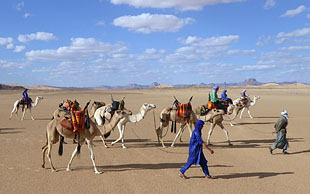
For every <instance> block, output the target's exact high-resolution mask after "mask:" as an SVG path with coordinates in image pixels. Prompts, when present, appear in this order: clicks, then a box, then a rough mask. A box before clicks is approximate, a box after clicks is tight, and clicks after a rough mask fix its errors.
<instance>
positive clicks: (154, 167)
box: [58, 162, 233, 172]
mask: <svg viewBox="0 0 310 194" xmlns="http://www.w3.org/2000/svg"><path fill="white" fill-rule="evenodd" d="M185 163H186V162H182V163H158V164H120V165H109V166H97V168H99V169H100V170H102V171H103V172H124V171H131V170H162V169H180V168H181V167H183V166H184V165H185ZM195 167H197V168H200V166H195ZM210 167H211V168H228V167H233V166H229V165H221V164H218V165H210V166H209V168H210ZM91 169H93V166H83V167H76V168H73V169H72V170H74V171H80V170H91ZM58 170H59V171H64V170H66V169H65V168H59V169H58Z"/></svg>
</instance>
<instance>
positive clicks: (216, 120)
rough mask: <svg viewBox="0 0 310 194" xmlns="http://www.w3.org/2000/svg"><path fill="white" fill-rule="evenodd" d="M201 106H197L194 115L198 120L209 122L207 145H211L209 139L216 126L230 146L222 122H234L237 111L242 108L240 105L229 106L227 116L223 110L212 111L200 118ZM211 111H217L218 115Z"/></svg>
mask: <svg viewBox="0 0 310 194" xmlns="http://www.w3.org/2000/svg"><path fill="white" fill-rule="evenodd" d="M202 106H203V105H201V106H198V107H197V108H196V109H195V113H196V114H197V115H198V116H199V119H201V120H204V121H205V122H210V123H211V127H210V130H209V133H208V140H207V144H208V145H211V143H210V138H211V135H212V132H213V129H214V127H215V126H216V125H218V126H219V127H220V128H221V129H222V130H223V131H224V132H225V135H226V139H227V142H228V145H229V146H231V145H232V144H231V142H230V139H229V135H228V131H227V130H226V129H225V127H224V125H223V123H222V122H223V120H226V121H232V120H234V119H235V118H236V117H237V115H238V113H239V111H240V110H241V109H242V108H243V107H242V106H241V104H236V105H230V106H229V107H228V108H227V112H228V114H225V113H224V111H223V110H215V109H212V110H211V111H209V112H208V113H207V114H206V115H203V116H200V110H201V107H202ZM213 111H218V113H219V114H215V112H213ZM212 112H213V113H212Z"/></svg>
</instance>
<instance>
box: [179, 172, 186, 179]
mask: <svg viewBox="0 0 310 194" xmlns="http://www.w3.org/2000/svg"><path fill="white" fill-rule="evenodd" d="M179 176H180V178H182V179H188V178H187V176H185V175H184V174H182V173H180V174H179Z"/></svg>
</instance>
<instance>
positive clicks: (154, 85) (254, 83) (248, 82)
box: [0, 78, 307, 90]
mask: <svg viewBox="0 0 310 194" xmlns="http://www.w3.org/2000/svg"><path fill="white" fill-rule="evenodd" d="M289 84H295V85H296V84H298V82H296V81H293V82H288V81H286V82H268V83H262V82H259V81H257V80H256V79H255V78H249V79H246V80H244V81H242V82H239V83H226V82H224V83H208V84H206V83H203V82H202V83H200V84H176V85H172V86H170V85H160V83H158V82H153V83H151V84H150V85H140V84H128V85H124V86H108V85H100V86H97V87H83V88H81V87H54V86H44V85H43V86H21V85H7V84H0V90H22V89H25V88H28V89H31V90H93V89H95V90H98V89H99V90H130V89H143V88H170V87H176V88H187V87H209V88H212V87H214V86H215V85H218V86H219V87H220V88H225V87H231V86H241V87H244V86H250V85H252V86H275V85H289ZM305 85H307V84H305Z"/></svg>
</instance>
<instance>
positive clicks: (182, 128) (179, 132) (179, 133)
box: [171, 124, 186, 147]
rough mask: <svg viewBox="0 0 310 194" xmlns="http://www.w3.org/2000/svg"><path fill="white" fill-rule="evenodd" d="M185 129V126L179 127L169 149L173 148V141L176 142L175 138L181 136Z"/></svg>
mask: <svg viewBox="0 0 310 194" xmlns="http://www.w3.org/2000/svg"><path fill="white" fill-rule="evenodd" d="M185 127H186V125H185V124H183V125H181V127H180V129H179V131H178V133H177V135H176V136H175V138H174V140H173V142H172V144H171V147H174V143H175V141H176V140H177V138H178V137H179V136H180V135H181V133H182V131H183V130H184V128H185Z"/></svg>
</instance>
